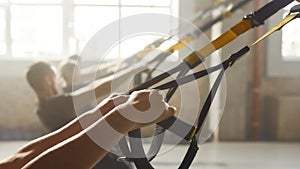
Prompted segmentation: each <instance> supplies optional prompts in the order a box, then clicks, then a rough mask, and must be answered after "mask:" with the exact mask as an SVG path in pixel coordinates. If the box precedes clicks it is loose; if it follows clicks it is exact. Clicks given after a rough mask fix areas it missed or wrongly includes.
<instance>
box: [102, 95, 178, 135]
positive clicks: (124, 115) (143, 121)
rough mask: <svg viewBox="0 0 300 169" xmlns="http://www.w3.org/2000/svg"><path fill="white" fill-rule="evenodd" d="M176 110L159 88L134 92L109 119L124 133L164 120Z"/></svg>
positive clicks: (113, 111)
mask: <svg viewBox="0 0 300 169" xmlns="http://www.w3.org/2000/svg"><path fill="white" fill-rule="evenodd" d="M175 111H176V108H175V107H172V106H169V105H168V104H167V103H166V102H165V101H164V100H163V96H162V95H161V94H160V93H159V91H157V90H141V91H137V92H133V93H132V94H131V95H130V96H129V98H128V100H127V101H126V102H125V103H123V104H120V105H119V106H117V107H115V108H114V109H113V110H112V113H111V114H110V115H109V116H110V117H109V118H108V119H107V120H108V122H109V123H110V125H111V126H112V127H113V128H115V129H116V130H118V131H119V132H122V133H127V132H128V131H131V130H134V129H138V128H142V127H145V126H148V125H150V124H154V123H158V122H160V121H163V120H165V119H167V118H169V117H171V116H172V115H174V113H175Z"/></svg>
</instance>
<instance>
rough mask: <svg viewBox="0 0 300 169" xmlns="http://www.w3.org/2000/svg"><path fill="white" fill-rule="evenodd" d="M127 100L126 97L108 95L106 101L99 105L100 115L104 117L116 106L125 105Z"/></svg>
mask: <svg viewBox="0 0 300 169" xmlns="http://www.w3.org/2000/svg"><path fill="white" fill-rule="evenodd" d="M128 98H129V96H128V95H123V94H120V93H114V94H112V95H110V96H109V97H108V98H107V99H105V101H104V102H105V103H104V104H102V105H101V107H100V109H99V110H100V112H101V114H102V115H105V114H107V113H108V112H109V111H111V110H112V109H113V108H115V107H116V106H118V105H120V104H123V103H125V102H126V101H127V100H128Z"/></svg>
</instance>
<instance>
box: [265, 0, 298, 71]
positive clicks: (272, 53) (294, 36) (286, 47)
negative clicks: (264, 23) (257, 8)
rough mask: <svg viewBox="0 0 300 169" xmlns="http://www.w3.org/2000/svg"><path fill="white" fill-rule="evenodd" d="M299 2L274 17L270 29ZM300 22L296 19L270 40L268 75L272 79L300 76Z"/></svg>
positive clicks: (268, 46) (268, 43) (270, 22)
mask: <svg viewBox="0 0 300 169" xmlns="http://www.w3.org/2000/svg"><path fill="white" fill-rule="evenodd" d="M296 4H299V3H298V2H294V3H292V4H290V5H288V6H287V7H285V8H284V10H281V11H280V12H278V13H277V14H276V15H275V16H273V17H272V18H271V19H270V20H269V22H268V25H269V29H271V28H272V27H273V26H274V25H276V24H278V23H279V22H280V21H281V20H282V18H283V17H285V16H286V15H287V14H288V12H289V10H290V9H291V8H292V7H293V6H294V5H296ZM299 27H300V20H299V19H295V20H294V21H292V22H290V23H289V24H288V25H286V26H285V27H284V28H283V29H282V30H281V31H278V32H276V33H275V34H273V35H272V36H270V37H269V38H268V42H267V75H268V76H270V77H298V76H300V71H299V67H300V48H299V46H300V39H299V38H298V37H299V36H300V29H299Z"/></svg>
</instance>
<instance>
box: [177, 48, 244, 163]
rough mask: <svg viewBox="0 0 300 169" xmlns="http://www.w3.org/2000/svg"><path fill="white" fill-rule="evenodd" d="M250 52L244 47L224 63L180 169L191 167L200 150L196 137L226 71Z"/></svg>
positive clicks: (203, 108) (204, 106)
mask: <svg viewBox="0 0 300 169" xmlns="http://www.w3.org/2000/svg"><path fill="white" fill-rule="evenodd" d="M249 50H250V48H249V47H244V48H243V49H241V50H240V51H238V52H237V53H235V54H233V55H231V57H230V58H229V59H227V60H226V61H225V62H223V66H224V67H223V69H221V72H220V73H219V75H218V77H217V79H216V80H215V82H214V85H213V87H212V89H211V90H210V92H209V95H208V96H207V98H206V100H205V103H204V105H203V107H202V110H201V112H200V115H199V118H198V122H197V127H196V131H195V133H194V134H193V136H192V141H191V143H190V146H189V149H188V151H187V153H186V155H185V157H184V159H183V161H182V163H181V164H180V167H179V169H188V168H189V167H190V165H191V164H192V162H193V160H194V159H195V156H196V154H197V151H198V149H199V148H198V142H197V139H196V135H197V134H198V132H199V131H200V129H201V128H202V127H203V124H204V122H205V119H206V117H207V115H208V113H209V110H210V108H211V105H212V103H213V100H214V98H215V96H216V93H217V91H218V88H219V86H220V84H221V81H222V78H223V76H224V73H225V71H226V70H227V69H228V67H229V66H232V65H233V64H234V63H235V61H236V60H237V59H239V58H240V57H241V56H243V55H244V54H246V53H247V52H248V51H249Z"/></svg>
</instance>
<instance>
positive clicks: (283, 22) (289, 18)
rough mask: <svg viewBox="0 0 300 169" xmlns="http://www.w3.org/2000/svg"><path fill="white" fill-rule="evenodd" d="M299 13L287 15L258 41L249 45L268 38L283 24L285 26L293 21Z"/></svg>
mask: <svg viewBox="0 0 300 169" xmlns="http://www.w3.org/2000/svg"><path fill="white" fill-rule="evenodd" d="M297 15H298V14H290V15H288V16H286V17H285V18H284V19H283V20H282V21H280V22H279V23H278V24H277V25H276V26H275V27H274V28H272V29H271V30H269V31H268V32H267V33H266V34H264V35H263V36H262V37H261V38H259V39H258V40H257V41H255V42H254V43H253V44H251V45H250V46H249V47H252V46H254V45H256V44H257V43H259V42H260V41H262V40H264V39H265V38H267V37H268V36H270V35H272V34H273V33H274V32H276V31H278V30H280V29H281V28H282V27H283V26H285V25H286V24H288V23H289V22H291V21H292V20H294V19H295V18H296V17H297Z"/></svg>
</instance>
